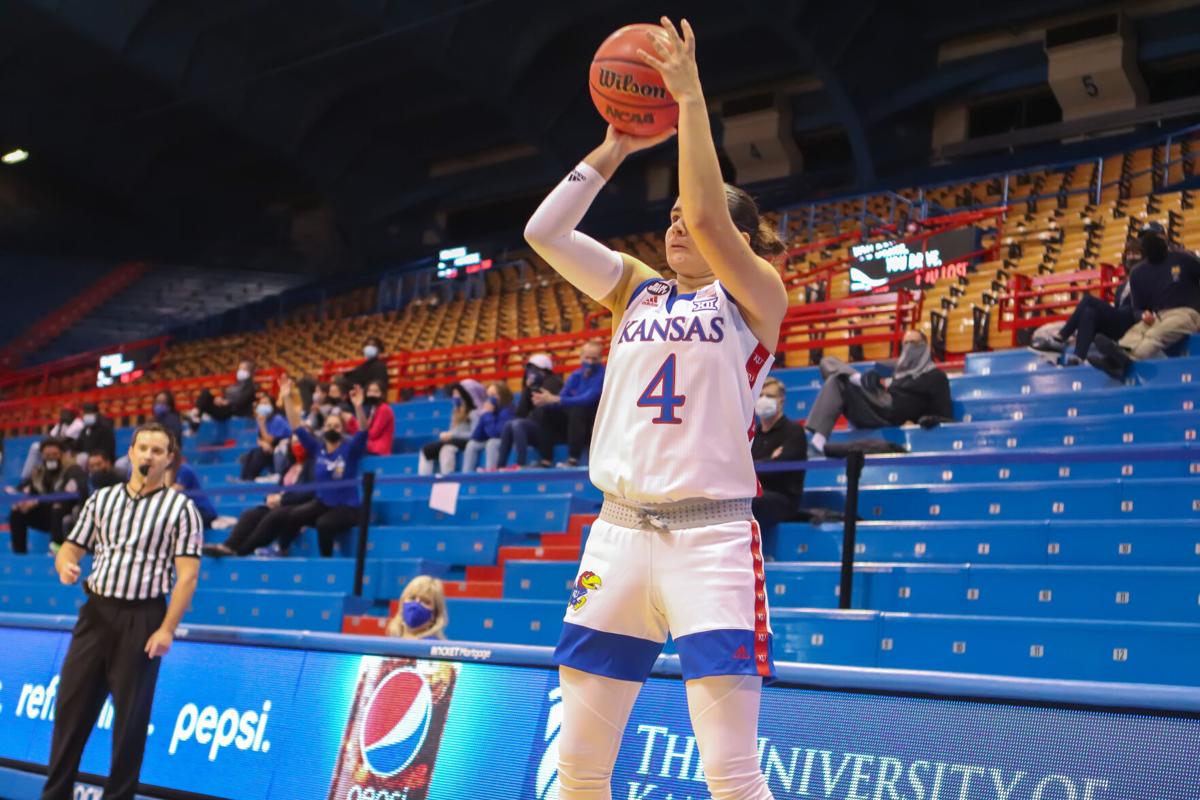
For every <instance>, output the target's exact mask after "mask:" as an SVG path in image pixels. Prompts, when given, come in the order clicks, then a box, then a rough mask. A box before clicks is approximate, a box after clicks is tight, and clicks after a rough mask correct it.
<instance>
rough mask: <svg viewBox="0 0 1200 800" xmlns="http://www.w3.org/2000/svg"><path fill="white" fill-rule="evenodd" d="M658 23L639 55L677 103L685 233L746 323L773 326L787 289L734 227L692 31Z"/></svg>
mask: <svg viewBox="0 0 1200 800" xmlns="http://www.w3.org/2000/svg"><path fill="white" fill-rule="evenodd" d="M662 28H663V35H662V36H656V37H654V39H653V42H654V49H655V51H656V52H655V53H647V52H645V51H640V52H639V55H640V56H641V57H642V59H643V60H644V61H645V62H646V63H647V64H649V65H650V66H652V67H654V68H655V69H656V70H658V72H659V74H661V75H662V77H663V81H664V82H665V83H666V85H667V89H668V90H670V92H671V94H672V95H673V96H674V97H675V100H676V102H678V103H679V200H680V205H681V206H682V211H683V220H684V224H685V225H686V226H687V232H688V235H689V236H690V237H692V239H693V240H694V241H695V243H696V248H697V250H699V252H700V255H701V256H702V257H703V258H704V260H705V261H706V262H707V263H708V265H709V267H710V268H711V269H712V271H713V274H714V275H715V276H716V277H717V278H718V279H719V280H720V281H721V283H722V284H724V285H725V287H726V288H727V289H728V290H729V291H730V292H731V293H732V294H733V296H734V297H736V298H737V301H738V305H739V306H740V307H741V309H742V313H743V314H745V315H746V317H747V321H748V322H749V323H750V324H751V327H754V328H762V329H778V326H779V323H780V322H781V321H782V320H783V315H784V312H785V311H787V306H788V297H787V290H786V289H785V288H784V285H783V279H782V278H780V277H779V273H778V272H777V271H776V270H775V268H774V267H773V266H772V265H771V263H770V262H769V261H767V260H766V259H764V258H762V257H761V256H759V255H758V254H756V253H755V250H754V248H753V247H752V246H751V244H752V234H750V233H745V232H743V231H741V230H739V229H738V227H737V225H735V224H734V221H733V217H732V216H731V215H730V213H729V203H728V200H727V198H726V187H725V182H724V181H723V180H722V178H721V167H720V163H719V162H718V161H717V150H716V146H715V145H714V144H713V138H712V130H711V128H710V127H709V124H708V109H707V107H706V106H705V103H704V92H703V89H702V88H701V86H700V75H699V72H698V70H697V67H696V37H695V34H694V33H693V32H692V27H691V25H690V24H688V21H687V20H683V23H682V28H683V35H682V36H680V34H679V33H678V32H677V31H676V30H675V25H674V24H673V23H672V22H671V21H670V20H669V19H667V18H666V17H663V18H662ZM760 338H762V337H760ZM771 338H774V337H771Z"/></svg>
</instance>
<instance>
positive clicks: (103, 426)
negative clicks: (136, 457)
mask: <svg viewBox="0 0 1200 800" xmlns="http://www.w3.org/2000/svg"><path fill="white" fill-rule="evenodd" d="M77 450H78V451H79V457H78V460H79V466H81V467H82V466H85V465H86V464H87V458H88V454H89V453H91V452H92V451H93V450H103V451H104V452H105V453H107V454H108V459H109V461H112V460H113V459H115V458H116V457H117V436H116V433H115V432H114V431H113V422H112V420H111V419H109V418H108V417H106V416H104V415H103V414H101V413H100V409H99V407H98V406H97V405H96V404H95V403H84V404H83V430H81V431H80V432H79V445H78V447H77Z"/></svg>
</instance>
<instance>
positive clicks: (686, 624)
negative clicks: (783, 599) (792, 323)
mask: <svg viewBox="0 0 1200 800" xmlns="http://www.w3.org/2000/svg"><path fill="white" fill-rule="evenodd" d="M682 28H683V35H682V36H680V34H679V33H677V32H676V29H675V27H674V25H673V24H672V23H671V22H670V21H669V20H667V19H666V18H665V17H664V18H663V20H662V32H661V36H658V35H656V37H655V38H656V44H655V50H656V51H657V52H656V53H655V54H650V53H642V54H641V56H642V58H643V59H644V60H645V61H646V63H647V64H649V65H650V66H652V67H654V68H655V69H657V70H658V72H659V73H660V74H661V75H662V77H663V80H664V82H665V84H666V86H667V88H668V89H669V90H670V92H671V94H672V95H673V96H674V97H675V99H676V100H677V101H678V103H679V107H680V114H679V200H678V202H676V203H675V207H674V208H673V209H672V210H671V225H670V227H669V228H668V229H667V233H666V250H667V261H668V264H669V266H670V267H671V269H672V270H674V272H675V273H676V275H677V276H678V277H677V279H676V280H669V281H668V280H663V279H662V278H660V277H659V276H658V275H657V274H656V273H655V272H654V271H653V270H651V269H650V268H649V267H648V266H646V265H645V264H643V263H641V262H640V261H638V260H637V259H635V258H633V257H631V256H629V255H627V254H624V253H616V252H614V251H612V250H609V249H608V248H607V247H605V246H604V245H602V244H600V243H599V242H597V241H595V240H593V239H591V238H589V237H587V236H585V235H584V234H581V233H579V232H578V231H576V230H574V229H575V227H576V226H577V225H578V223H579V222H580V220H581V219H582V218H583V216H584V214H585V212H586V211H587V209H588V206H589V205H590V204H591V203H592V201H593V199H594V198H595V197H596V195H597V193H598V192H599V191H600V189H601V188H602V187H603V185H604V183H605V181H607V180H608V179H609V178H611V177H612V175H613V173H614V172H615V170H616V169H617V167H618V166H619V165H620V164H621V162H622V161H623V160H624V158H625V157H626V156H628V155H629V154H630V153H633V152H636V151H638V150H643V149H645V148H648V147H652V146H654V145H656V144H658V143H659V142H662V141H665V140H666V139H668V138H670V136H671V135H673V132H672V131H668V132H666V133H664V134H661V135H659V136H655V137H648V138H642V139H638V138H632V137H629V136H627V135H624V134H622V133H619V132H617V131H614V130H613V129H612V128H609V130H608V134H607V136H606V137H605V140H604V143H603V144H602V145H600V147H598V148H596V149H595V150H594V151H592V153H591V154H590V155H588V156H587V158H585V159H584V160H583V162H582V163H580V164H579V166H578V167H576V168H575V170H573V171H572V172H571V174H570V175H569V176H567V178H566V179H564V180H563V182H562V183H561V184H559V185H558V187H557V188H555V189H554V191H553V192H551V194H550V196H549V197H547V198H546V200H545V201H544V202H543V203H542V205H541V207H540V208H538V210H537V211H536V212H535V213H534V216H533V218H532V219H531V220H530V221H529V224H528V226H527V227H526V229H525V235H526V238H527V240H528V241H529V243H530V245H531V246H533V248H534V249H535V250H536V251H537V252H538V253H539V254H540V255H542V256H543V257H544V258H545V259H546V261H547V262H549V263H550V264H551V266H553V267H554V268H555V269H556V270H557V271H558V272H559V273H560V274H562V275H563V277H565V278H566V279H567V280H569V281H570V282H571V283H573V284H574V285H575V286H577V287H579V289H580V290H582V291H583V292H585V293H587V294H588V295H589V296H591V297H593V298H595V299H597V300H598V301H599V302H601V303H602V304H603V305H605V306H607V307H608V308H609V309H611V310H612V312H613V340H612V349H611V352H610V355H609V364H608V371H607V373H606V375H605V380H604V392H603V395H602V397H601V400H600V407H599V410H598V412H597V416H596V427H595V433H594V435H593V439H592V447H591V460H590V463H591V479H592V482H593V483H595V484H596V486H597V487H599V488H600V489H601V490H603V491H604V493H605V499H604V505H603V508H602V509H601V512H600V519H598V520H597V521H596V523H595V524H594V525H593V526H592V530H591V534H590V536H589V538H588V542H587V547H586V550H585V552H584V554H583V559H582V562H581V564H580V571H579V575H578V577H577V579H576V583H575V589H574V592H573V593H572V596H571V601H570V603H569V605H568V608H567V611H566V617H565V623H564V625H563V632H562V638H561V639H560V641H559V644H558V648H557V650H556V658H557V661H558V663H559V665H560V667H559V677H560V682H561V685H562V693H563V723H562V729H561V733H560V736H559V761H558V777H559V797H560V798H562V800H592V799H593V798H603V799H604V800H608V798H610V797H611V786H610V781H611V775H612V769H613V764H614V762H615V759H616V756H617V751H618V749H619V748H620V744H621V735H622V733H623V731H624V728H625V724H626V722H627V720H628V718H629V712H630V710H631V709H632V707H633V703H634V700H635V699H636V698H637V694H638V691H639V690H640V688H641V685H642V683H643V682H644V681H645V679H646V677H647V675H648V674H649V672H650V669H651V667H652V666H653V664H654V661H655V659H656V658H657V656H658V654H659V652H660V650H661V649H662V645H663V642H664V641H665V640H666V636H667V633H668V631H669V632H670V633H671V634H672V635H673V636H674V638H675V642H676V645H677V646H678V650H679V658H680V662H681V664H682V668H683V677H684V680H685V681H686V688H687V698H688V708H689V711H690V713H691V720H692V727H693V729H694V731H695V734H696V741H697V744H698V745H699V748H700V757H701V760H702V762H703V766H704V774H705V777H706V779H707V781H708V789H709V791H710V793H711V794H712V797H713V798H714V800H763V799H764V798H770V797H771V792H770V790H769V789H768V788H767V785H766V781H765V780H764V778H763V776H762V773H761V772H760V770H759V767H758V748H757V730H758V709H759V701H760V695H761V690H762V682H763V679H764V678H771V677H773V675H774V664H773V661H772V656H771V646H772V642H771V630H770V627H769V623H768V620H767V599H766V593H765V591H764V587H763V559H762V553H761V551H760V537H759V530H758V525H757V523H756V522H755V521H754V520H753V517H752V515H751V512H750V500H751V498H752V497H753V496H754V495H755V494H756V493H757V481H756V479H755V476H754V465H753V462H752V461H751V457H750V443H749V436H748V435H747V434H748V432H752V431H753V418H754V402H755V399H756V398H757V396H758V392H759V389H760V387H761V384H762V381H763V380H764V379H765V377H766V375H767V371H768V370H769V369H770V366H771V362H772V360H773V357H772V355H771V353H772V352H773V351H774V349H775V346H776V344H777V342H778V337H779V325H780V323H781V321H782V319H783V315H784V312H785V311H786V309H787V304H788V297H787V292H786V290H785V289H784V285H783V281H782V280H781V279H780V277H779V274H778V273H777V272H776V271H775V269H774V268H773V267H772V266H771V264H770V263H769V262H768V261H766V260H765V258H764V257H763V256H765V255H772V254H776V253H778V252H780V251H781V250H782V245H781V244H780V242H779V240H778V239H777V238H776V237H775V234H774V232H773V230H772V229H771V228H770V226H769V225H766V224H763V223H762V221H761V220H760V219H759V215H758V209H757V207H756V206H755V204H754V201H753V200H751V199H750V197H749V196H748V195H746V194H745V193H744V192H742V191H741V190H739V189H736V188H734V187H732V186H727V185H725V184H724V183H723V182H722V180H721V172H720V168H719V166H718V163H717V154H716V149H715V146H714V145H713V139H712V132H711V131H710V129H709V124H708V112H707V110H706V109H705V104H704V97H703V93H702V91H701V87H700V81H699V77H698V75H697V69H696V60H695V37H694V35H693V33H692V29H691V27H690V26H689V25H688V23H687V22H686V21H684V22H683V24H682Z"/></svg>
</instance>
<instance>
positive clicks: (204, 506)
mask: <svg viewBox="0 0 1200 800" xmlns="http://www.w3.org/2000/svg"><path fill="white" fill-rule="evenodd" d="M171 486H172V488H173V489H175V491H177V492H186V493H187V496H188V497H190V498H191V499H192V502H193V503H195V504H196V510H197V511H199V512H200V521H201V522H203V523H204V527H206V528H211V527H212V524H213V520H215V519H216V518H217V509H216V507H215V506H213V503H212V500H211V499H209V497H208V495H207V494H205V492H204V487H203V486H202V485H201V484H200V476H199V475H197V474H196V470H194V469H192V467H191V465H190V464H188V463H187V459H185V458H184V457H183V451H182V450H180V451H178V454H177V455H176V457H175V466H174V468H173V470H172V478H171Z"/></svg>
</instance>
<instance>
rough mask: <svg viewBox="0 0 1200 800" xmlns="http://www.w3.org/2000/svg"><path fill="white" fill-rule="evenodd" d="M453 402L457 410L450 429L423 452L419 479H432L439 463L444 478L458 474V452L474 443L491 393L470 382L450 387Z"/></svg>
mask: <svg viewBox="0 0 1200 800" xmlns="http://www.w3.org/2000/svg"><path fill="white" fill-rule="evenodd" d="M450 399H451V400H453V402H454V410H453V411H451V412H450V427H449V428H447V429H446V430H444V431H442V432H441V433H440V434H439V435H438V438H437V441H433V442H430V443H429V444H427V445H425V446H424V447H422V448H421V455H420V456H419V457H418V460H417V474H418V475H432V474H433V471H434V470H433V465H434V462H435V461H436V463H437V465H438V472H439V473H440V474H442V475H446V474H448V473H450V472H453V471H454V465H455V462H456V460H457V459H458V451H459V450H462V449H464V448H465V447H466V446H467V443H468V442H470V440H471V434H472V433H474V431H475V427H476V425H477V424H478V422H479V416H480V414H482V413H483V408H482V406H483V404H484V403H485V402H486V401H487V391H486V390H485V389H484V388H483V384H481V383H480V382H479V381H475V380H470V379H468V380H465V381H462V382H461V383H456V384H454V385H453V386H451V387H450Z"/></svg>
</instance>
